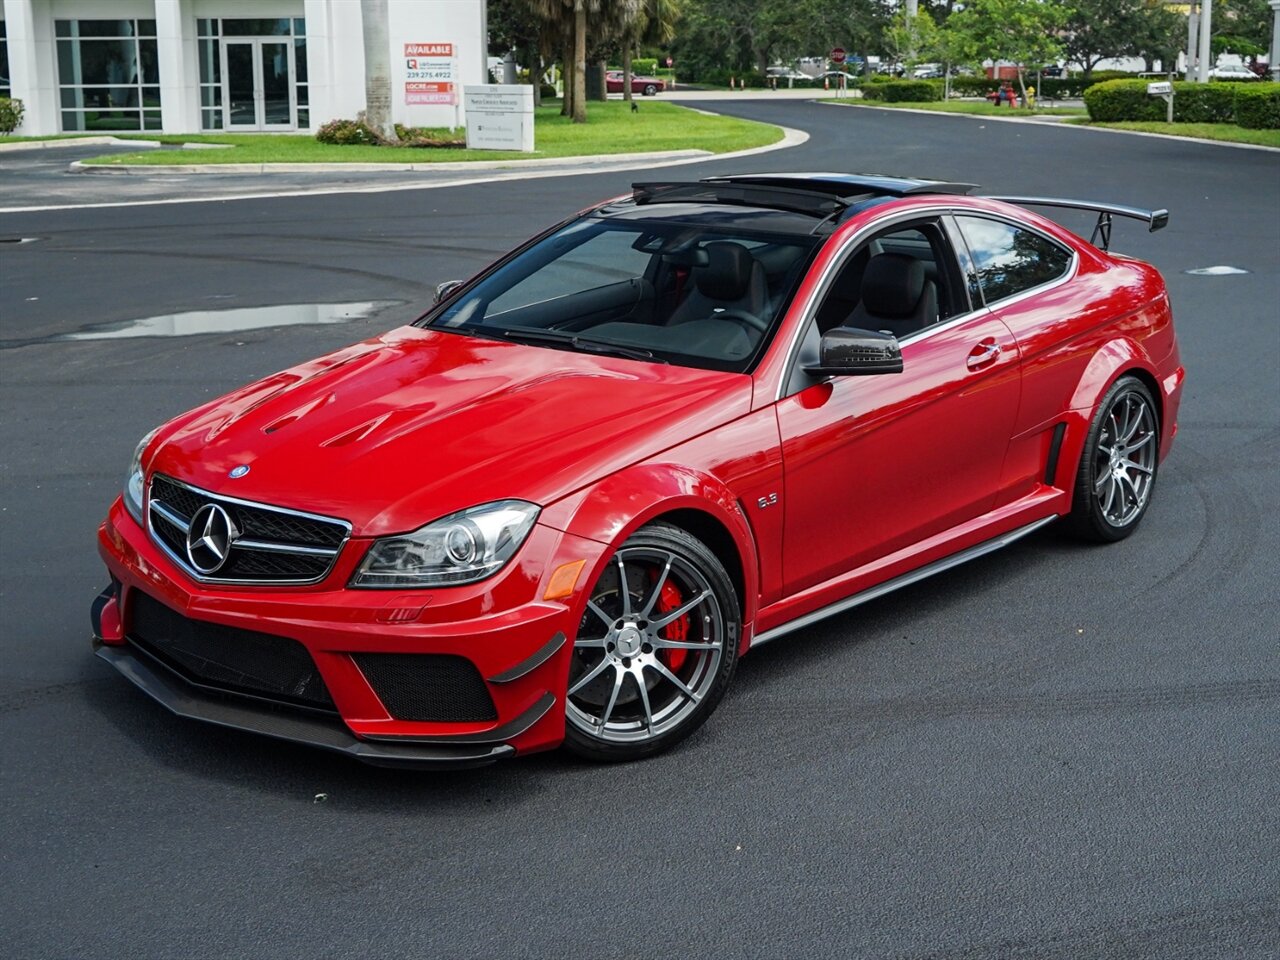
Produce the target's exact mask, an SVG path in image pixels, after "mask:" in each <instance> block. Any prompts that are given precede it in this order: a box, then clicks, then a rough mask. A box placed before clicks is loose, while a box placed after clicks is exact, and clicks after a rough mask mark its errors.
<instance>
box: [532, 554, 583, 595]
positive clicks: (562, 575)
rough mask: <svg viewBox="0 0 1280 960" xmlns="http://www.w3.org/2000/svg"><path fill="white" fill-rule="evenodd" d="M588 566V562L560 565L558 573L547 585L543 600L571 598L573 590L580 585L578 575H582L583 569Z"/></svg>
mask: <svg viewBox="0 0 1280 960" xmlns="http://www.w3.org/2000/svg"><path fill="white" fill-rule="evenodd" d="M586 565H587V561H586V560H574V561H573V562H572V563H562V564H560V566H559V567H557V568H556V572H555V573H553V574H552V575H551V580H550V581H549V582H548V583H547V592H546V593H544V594H543V595H542V599H543V600H563V599H564V598H565V597H567V596H570V595H571V594H572V593H573V588H574V587H575V586H577V584H578V574H580V573H582V568H583V567H585V566H586Z"/></svg>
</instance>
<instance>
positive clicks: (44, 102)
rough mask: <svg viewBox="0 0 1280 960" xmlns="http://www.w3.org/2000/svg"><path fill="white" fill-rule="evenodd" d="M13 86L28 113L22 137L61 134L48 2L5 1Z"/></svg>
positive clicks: (5, 18) (42, 0)
mask: <svg viewBox="0 0 1280 960" xmlns="http://www.w3.org/2000/svg"><path fill="white" fill-rule="evenodd" d="M4 22H5V31H6V33H7V34H8V39H7V40H6V41H5V42H6V43H7V44H8V48H9V84H10V89H11V92H12V96H13V98H14V99H15V100H21V101H22V105H23V108H24V110H25V113H24V115H23V118H22V125H21V126H19V127H18V129H17V130H15V131H14V133H15V134H17V135H19V136H27V137H43V136H47V135H48V134H51V133H57V132H58V66H57V60H56V59H55V48H54V43H53V17H52V16H51V11H50V4H49V2H48V0H4Z"/></svg>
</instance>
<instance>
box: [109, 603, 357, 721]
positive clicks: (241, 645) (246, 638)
mask: <svg viewBox="0 0 1280 960" xmlns="http://www.w3.org/2000/svg"><path fill="white" fill-rule="evenodd" d="M129 596H130V602H129V618H130V623H129V632H128V636H129V641H130V642H131V643H133V644H135V645H136V646H139V647H141V648H142V649H143V650H145V651H146V652H148V653H150V654H151V655H152V656H154V657H157V658H158V659H159V660H161V661H162V662H163V663H165V664H166V665H168V666H169V667H170V669H172V670H174V671H176V672H177V673H179V674H181V675H182V676H183V677H185V678H186V679H187V680H189V681H192V682H194V683H199V684H202V685H204V686H209V687H215V688H217V689H220V690H226V691H228V692H230V693H242V694H251V695H253V696H257V697H266V698H268V699H271V700H278V701H280V702H281V703H288V704H294V705H298V706H305V707H312V708H315V709H322V710H329V711H334V706H333V700H332V699H330V697H329V690H328V688H327V687H325V685H324V680H323V679H321V677H320V672H319V671H318V670H317V669H316V664H315V661H314V660H312V659H311V654H309V653H308V652H307V648H306V647H304V646H303V645H302V644H300V643H298V641H296V640H291V639H289V638H288V637H278V636H275V635H273V634H269V633H257V632H255V631H253V630H240V629H237V628H235V627H224V626H222V625H220V624H216V623H207V622H205V621H203V620H189V619H188V618H186V617H184V616H183V615H182V614H180V613H178V612H177V611H175V610H171V609H169V608H168V607H166V606H165V605H164V604H163V603H161V602H160V601H158V600H154V599H152V598H151V597H150V596H148V595H147V594H145V593H143V592H142V591H140V590H134V591H132V592H131V593H130V595H129ZM335 712H336V711H335Z"/></svg>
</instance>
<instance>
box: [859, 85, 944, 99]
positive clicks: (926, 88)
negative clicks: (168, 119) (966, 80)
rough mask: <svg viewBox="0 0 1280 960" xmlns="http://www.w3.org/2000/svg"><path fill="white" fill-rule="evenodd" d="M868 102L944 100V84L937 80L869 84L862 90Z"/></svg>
mask: <svg viewBox="0 0 1280 960" xmlns="http://www.w3.org/2000/svg"><path fill="white" fill-rule="evenodd" d="M862 96H863V97H864V98H866V99H867V100H883V101H884V102H885V103H924V102H927V101H930V100H941V99H942V82H941V81H935V80H893V81H890V82H889V83H868V84H866V85H865V86H864V87H863V88H862Z"/></svg>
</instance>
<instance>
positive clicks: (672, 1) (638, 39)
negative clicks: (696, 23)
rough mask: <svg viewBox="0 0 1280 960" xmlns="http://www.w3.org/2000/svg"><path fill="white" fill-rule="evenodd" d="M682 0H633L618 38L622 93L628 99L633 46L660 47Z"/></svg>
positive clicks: (670, 33)
mask: <svg viewBox="0 0 1280 960" xmlns="http://www.w3.org/2000/svg"><path fill="white" fill-rule="evenodd" d="M681 2H682V0H634V6H635V7H636V8H637V9H636V10H635V12H634V14H633V15H632V16H631V17H630V18H629V20H628V23H627V30H626V32H625V33H624V34H623V38H622V95H623V98H624V99H626V100H628V101H630V99H631V55H632V53H633V52H634V49H635V47H636V46H638V45H640V44H644V45H645V46H662V45H664V44H667V43H670V42H671V40H672V39H673V38H674V37H675V35H676V23H677V22H678V21H679V20H680V15H681V14H682V13H683V11H682V10H681V7H680V4H681Z"/></svg>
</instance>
